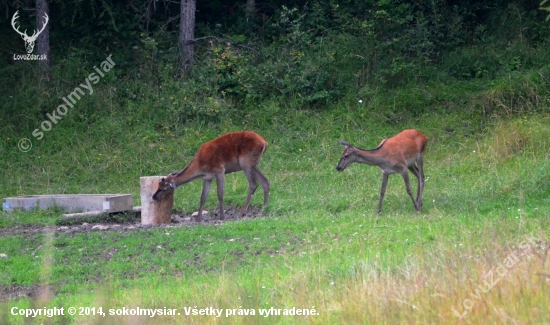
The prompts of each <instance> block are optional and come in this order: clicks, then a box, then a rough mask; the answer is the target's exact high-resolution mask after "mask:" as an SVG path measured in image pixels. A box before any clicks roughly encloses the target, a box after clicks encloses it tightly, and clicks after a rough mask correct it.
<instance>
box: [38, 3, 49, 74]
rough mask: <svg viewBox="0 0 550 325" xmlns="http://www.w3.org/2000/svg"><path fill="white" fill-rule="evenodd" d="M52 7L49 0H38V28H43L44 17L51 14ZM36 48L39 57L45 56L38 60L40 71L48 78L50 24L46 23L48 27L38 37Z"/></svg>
mask: <svg viewBox="0 0 550 325" xmlns="http://www.w3.org/2000/svg"><path fill="white" fill-rule="evenodd" d="M49 14H50V8H49V6H48V0H36V30H41V29H42V26H43V25H44V22H45V21H46V20H45V18H44V17H47V16H49ZM36 43H37V44H36V49H37V52H38V53H37V54H38V57H39V58H45V59H44V60H39V61H38V66H39V68H40V70H41V71H40V72H41V73H42V75H43V76H44V77H46V78H48V74H49V71H50V25H49V23H48V24H46V27H45V28H44V30H43V31H42V33H40V35H38V38H37V39H36Z"/></svg>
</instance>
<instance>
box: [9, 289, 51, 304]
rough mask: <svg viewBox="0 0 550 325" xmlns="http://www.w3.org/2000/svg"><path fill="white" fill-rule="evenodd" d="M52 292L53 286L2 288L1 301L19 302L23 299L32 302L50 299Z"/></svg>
mask: <svg viewBox="0 0 550 325" xmlns="http://www.w3.org/2000/svg"><path fill="white" fill-rule="evenodd" d="M52 292H53V288H52V287H51V286H39V285H31V286H28V287H25V286H18V285H12V286H0V301H8V300H17V299H19V298H23V297H27V298H29V299H31V300H43V299H48V298H50V297H51V293H52Z"/></svg>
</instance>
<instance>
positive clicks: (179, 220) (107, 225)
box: [0, 206, 264, 237]
mask: <svg viewBox="0 0 550 325" xmlns="http://www.w3.org/2000/svg"><path fill="white" fill-rule="evenodd" d="M240 209H241V208H240V207H230V208H229V209H227V210H225V219H224V220H220V219H219V211H217V210H216V211H214V212H213V213H211V212H209V211H203V215H202V220H201V221H197V220H196V217H195V216H193V214H191V213H190V214H183V213H181V212H177V211H174V212H173V213H172V223H170V224H162V225H142V224H141V214H140V213H139V212H137V213H135V218H134V219H133V220H134V222H132V221H129V222H128V221H127V222H124V223H113V222H101V220H102V219H104V218H101V217H100V218H96V219H98V220H99V222H89V221H88V220H90V219H91V218H90V219H88V218H82V221H81V222H79V221H78V220H75V221H74V222H73V223H76V222H78V224H73V225H69V226H43V225H39V224H24V225H16V226H13V227H6V228H0V237H6V236H13V235H20V234H26V235H35V234H42V233H60V232H61V233H62V232H65V233H71V234H78V233H86V232H92V231H132V230H136V229H154V228H171V227H190V226H197V225H215V224H221V223H224V222H231V221H238V220H244V219H249V218H261V217H263V216H264V214H263V212H262V208H261V207H254V206H250V207H249V208H248V211H247V213H246V215H245V216H244V217H243V218H239V212H240ZM207 212H208V213H207Z"/></svg>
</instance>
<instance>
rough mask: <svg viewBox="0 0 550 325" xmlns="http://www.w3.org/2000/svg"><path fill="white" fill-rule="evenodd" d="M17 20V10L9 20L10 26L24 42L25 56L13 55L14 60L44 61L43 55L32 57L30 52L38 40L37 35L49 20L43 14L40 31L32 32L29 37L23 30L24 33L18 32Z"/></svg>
mask: <svg viewBox="0 0 550 325" xmlns="http://www.w3.org/2000/svg"><path fill="white" fill-rule="evenodd" d="M18 18H19V10H18V11H16V12H15V14H14V15H13V18H12V19H11V26H12V27H13V29H14V30H15V31H16V32H17V33H18V34H19V35H21V38H22V39H23V40H24V41H25V50H27V54H26V55H16V54H14V55H13V59H14V60H46V57H45V55H33V54H32V51H33V50H34V43H35V42H36V39H37V38H38V35H40V34H41V33H42V32H43V31H44V29H45V28H46V25H47V24H48V21H49V20H50V18H49V17H48V15H47V14H44V17H43V19H44V23H43V24H42V28H41V29H40V30H36V29H35V30H34V32H33V34H32V35H31V36H29V35H27V30H26V29H25V31H24V32H21V31H20V30H19V26H18V25H19V23H18V22H17V19H18Z"/></svg>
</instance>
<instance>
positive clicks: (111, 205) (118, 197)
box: [2, 194, 132, 213]
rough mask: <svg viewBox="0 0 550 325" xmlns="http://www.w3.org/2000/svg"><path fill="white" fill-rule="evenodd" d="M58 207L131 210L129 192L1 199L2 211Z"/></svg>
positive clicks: (103, 210) (65, 208)
mask: <svg viewBox="0 0 550 325" xmlns="http://www.w3.org/2000/svg"><path fill="white" fill-rule="evenodd" d="M54 206H57V207H60V208H62V209H63V210H65V211H67V212H88V211H102V212H103V213H113V212H121V211H128V210H132V195H130V194H54V195H24V196H17V197H8V198H4V199H3V200H2V208H3V209H4V211H13V210H16V209H19V210H32V209H35V208H36V207H38V208H39V209H41V210H44V209H48V208H52V207H54Z"/></svg>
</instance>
